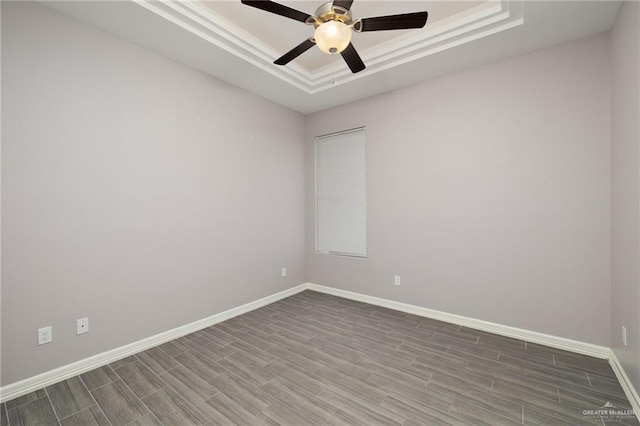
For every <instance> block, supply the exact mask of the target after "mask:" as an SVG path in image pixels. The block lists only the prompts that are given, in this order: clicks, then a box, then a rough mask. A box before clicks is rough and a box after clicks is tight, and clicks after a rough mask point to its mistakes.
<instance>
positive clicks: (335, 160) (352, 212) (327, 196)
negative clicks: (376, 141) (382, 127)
mask: <svg viewBox="0 0 640 426" xmlns="http://www.w3.org/2000/svg"><path fill="white" fill-rule="evenodd" d="M315 148H316V149H315V154H316V250H317V251H318V252H319V253H330V254H339V255H346V256H357V257H366V256H367V206H366V157H365V153H366V141H365V131H364V128H360V129H354V130H349V131H345V132H340V133H336V134H332V135H327V136H319V137H317V138H316V147H315Z"/></svg>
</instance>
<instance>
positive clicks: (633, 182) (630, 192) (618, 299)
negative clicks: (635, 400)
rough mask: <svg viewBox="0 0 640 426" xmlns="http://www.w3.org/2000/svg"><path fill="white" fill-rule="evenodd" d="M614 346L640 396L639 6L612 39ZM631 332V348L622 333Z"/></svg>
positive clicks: (623, 17) (625, 15)
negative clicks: (623, 328)
mask: <svg viewBox="0 0 640 426" xmlns="http://www.w3.org/2000/svg"><path fill="white" fill-rule="evenodd" d="M611 62H612V86H611V95H612V96H611V290H612V291H611V314H612V320H611V326H612V328H611V336H612V338H611V346H612V347H613V350H614V351H615V354H616V357H617V358H618V359H619V360H620V362H621V363H622V365H623V367H624V369H625V371H626V373H627V375H628V376H629V378H630V379H631V381H632V382H633V385H634V387H635V388H636V389H637V390H639V391H640V125H639V124H638V121H639V120H640V118H639V117H640V82H639V80H640V77H639V76H640V3H638V2H635V1H627V2H625V3H624V4H623V5H622V8H621V9H620V12H619V14H618V18H617V20H616V23H615V26H614V29H613V31H612V33H611ZM623 325H624V326H625V327H626V328H627V341H628V346H626V347H625V346H624V345H623V344H622V337H621V328H622V326H623Z"/></svg>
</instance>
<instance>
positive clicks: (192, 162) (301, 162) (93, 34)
mask: <svg viewBox="0 0 640 426" xmlns="http://www.w3.org/2000/svg"><path fill="white" fill-rule="evenodd" d="M2 56H3V58H2V59H3V60H2V103H3V109H2V142H3V146H2V149H3V152H2V154H3V155H2V198H3V199H2V221H3V223H2V229H3V241H2V244H3V253H2V254H3V258H2V340H3V342H2V343H3V345H2V350H3V353H2V384H8V383H12V382H14V381H17V380H19V379H23V378H26V377H29V376H33V375H35V374H37V373H40V372H43V371H47V370H50V369H52V368H55V367H59V366H61V365H64V364H67V363H70V362H73V361H76V360H79V359H83V358H86V357H88V356H90V355H93V354H96V353H100V352H103V351H105V350H108V349H112V348H115V347H118V346H121V345H124V344H127V343H130V342H133V341H137V340H139V339H141V338H144V337H147V336H151V335H154V334H156V333H159V332H162V331H166V330H169V329H171V328H174V327H177V326H180V325H184V324H186V323H189V322H191V321H195V320H198V319H201V318H204V317H207V316H209V315H212V314H215V313H217V312H221V311H223V310H226V309H229V308H232V307H236V306H238V305H240V304H243V303H246V302H249V301H252V300H256V299H258V298H260V297H264V296H267V295H271V294H273V293H276V292H278V291H281V290H284V289H287V288H290V287H293V286H294V285H297V284H300V283H302V282H303V281H304V278H305V273H304V266H305V265H304V238H305V234H304V225H305V224H304V208H305V206H304V190H305V188H304V183H303V181H304V167H305V157H304V156H305V148H304V144H303V142H302V141H303V139H304V119H303V117H302V115H300V114H298V113H296V112H293V111H290V110H288V109H285V108H282V107H279V106H277V105H275V104H273V103H271V102H268V101H265V100H263V99H261V98H258V97H256V96H254V95H251V94H248V93H246V92H244V91H241V90H239V89H237V88H235V87H232V86H229V85H227V84H225V83H223V82H221V81H218V80H216V79H213V78H211V77H208V76H206V75H204V74H201V73H199V72H197V71H194V70H193V69H190V68H187V67H185V66H182V65H180V64H177V63H175V62H172V61H171V60H169V59H166V58H164V57H162V56H160V55H157V54H155V53H152V52H150V51H148V50H145V49H142V48H140V47H138V46H136V45H133V44H130V43H128V42H125V41H123V40H120V39H117V38H115V37H112V36H110V35H107V34H105V33H103V32H100V31H98V30H96V29H93V28H91V27H88V26H85V25H83V24H80V23H78V22H77V21H75V20H72V19H69V18H67V17H65V16H63V15H60V14H58V13H57V12H54V11H52V10H50V9H48V8H46V7H44V6H41V5H37V4H33V3H22V4H15V3H7V2H2ZM284 265H286V266H287V268H288V271H289V275H288V277H287V278H281V277H280V267H281V266H284ZM85 316H88V317H89V319H90V329H91V331H90V332H89V333H88V334H85V335H81V336H76V335H75V327H76V325H75V321H76V319H77V318H81V317H85ZM46 325H52V326H53V337H54V340H53V343H51V344H48V345H44V346H40V347H38V346H36V330H37V328H39V327H43V326H46Z"/></svg>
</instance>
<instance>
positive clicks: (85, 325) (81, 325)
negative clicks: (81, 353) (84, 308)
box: [76, 318, 89, 334]
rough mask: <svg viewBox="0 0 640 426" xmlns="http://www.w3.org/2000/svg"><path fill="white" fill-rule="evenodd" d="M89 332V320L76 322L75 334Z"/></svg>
mask: <svg viewBox="0 0 640 426" xmlns="http://www.w3.org/2000/svg"><path fill="white" fill-rule="evenodd" d="M88 332H89V318H80V319H79V320H77V321H76V334H84V333H88Z"/></svg>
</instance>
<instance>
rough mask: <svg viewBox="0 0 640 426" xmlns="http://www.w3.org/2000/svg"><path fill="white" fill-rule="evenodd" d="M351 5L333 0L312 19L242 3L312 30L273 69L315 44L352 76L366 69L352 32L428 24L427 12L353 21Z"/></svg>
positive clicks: (266, 4)
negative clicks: (340, 61)
mask: <svg viewBox="0 0 640 426" xmlns="http://www.w3.org/2000/svg"><path fill="white" fill-rule="evenodd" d="M352 3H353V0H333V1H332V2H331V1H330V2H328V3H325V4H323V5H322V6H320V7H319V8H318V10H316V12H315V15H309V14H307V13H304V12H300V11H299V10H296V9H292V8H290V7H289V6H285V5H283V4H279V3H276V2H273V1H269V0H242V4H246V5H247V6H251V7H255V8H257V9H261V10H264V11H266V12H271V13H275V14H276V15H280V16H284V17H286V18H291V19H295V20H296V21H300V22H304V23H305V24H307V25H313V26H314V27H315V32H314V34H313V37H310V38H308V39H307V40H305V41H303V42H302V43H300V44H299V45H297V46H296V47H294V48H293V49H291V50H290V51H289V52H287V53H285V54H284V55H283V56H282V57H280V58H278V59H276V60H275V61H274V63H275V64H276V65H286V64H288V63H289V62H291V61H292V60H294V59H295V58H297V57H298V56H300V55H301V54H303V53H304V52H306V51H307V50H309V49H311V48H312V47H313V46H314V45H316V44H317V45H318V47H319V48H320V50H322V51H323V52H325V53H328V54H331V55H335V54H336V53H340V54H341V55H342V58H343V59H344V60H345V62H346V63H347V65H348V66H349V69H351V72H353V73H354V74H355V73H357V72H360V71H362V70H363V69H365V68H366V66H365V65H364V62H362V59H361V58H360V55H358V52H357V51H356V49H355V47H353V44H351V32H352V31H355V32H357V33H360V32H366V31H384V30H404V29H409V28H422V27H424V25H425V24H426V23H427V17H428V16H429V14H428V13H427V12H415V13H404V14H401V15H389V16H377V17H374V18H362V19H356V20H353V18H352V17H351V11H350V9H351V4H352Z"/></svg>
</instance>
